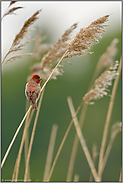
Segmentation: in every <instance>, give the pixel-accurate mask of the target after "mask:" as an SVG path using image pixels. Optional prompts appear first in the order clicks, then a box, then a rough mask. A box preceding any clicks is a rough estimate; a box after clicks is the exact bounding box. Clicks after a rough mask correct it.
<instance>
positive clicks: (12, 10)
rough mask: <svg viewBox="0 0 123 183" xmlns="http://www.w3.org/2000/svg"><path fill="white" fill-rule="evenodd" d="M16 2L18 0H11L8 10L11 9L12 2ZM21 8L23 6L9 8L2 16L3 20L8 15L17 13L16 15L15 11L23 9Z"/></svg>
mask: <svg viewBox="0 0 123 183" xmlns="http://www.w3.org/2000/svg"><path fill="white" fill-rule="evenodd" d="M16 2H17V1H11V2H10V4H9V6H8V8H7V10H8V9H9V7H10V6H11V5H12V4H14V3H16ZM21 8H23V7H20V6H18V7H14V8H11V9H9V10H8V11H7V10H6V12H5V13H4V15H3V16H2V18H1V20H2V19H3V18H4V17H5V16H6V15H12V14H15V15H16V13H15V11H16V10H18V9H21Z"/></svg>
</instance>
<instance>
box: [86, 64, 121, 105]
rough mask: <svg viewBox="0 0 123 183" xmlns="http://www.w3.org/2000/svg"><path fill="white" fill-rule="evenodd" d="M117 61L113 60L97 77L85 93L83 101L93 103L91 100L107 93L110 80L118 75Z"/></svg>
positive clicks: (110, 83)
mask: <svg viewBox="0 0 123 183" xmlns="http://www.w3.org/2000/svg"><path fill="white" fill-rule="evenodd" d="M118 65H119V63H118V61H115V62H114V63H113V64H111V66H110V67H109V68H108V69H107V70H106V71H104V72H103V73H102V74H101V76H100V77H98V78H97V79H96V80H95V82H94V85H93V86H92V88H91V89H90V90H89V92H87V93H86V94H85V96H84V97H83V101H84V102H85V103H88V104H94V103H93V102H90V101H91V100H97V99H99V98H102V97H103V96H106V95H108V87H109V86H111V85H112V80H113V79H114V78H115V77H116V75H118V72H117V70H116V69H117V67H118Z"/></svg>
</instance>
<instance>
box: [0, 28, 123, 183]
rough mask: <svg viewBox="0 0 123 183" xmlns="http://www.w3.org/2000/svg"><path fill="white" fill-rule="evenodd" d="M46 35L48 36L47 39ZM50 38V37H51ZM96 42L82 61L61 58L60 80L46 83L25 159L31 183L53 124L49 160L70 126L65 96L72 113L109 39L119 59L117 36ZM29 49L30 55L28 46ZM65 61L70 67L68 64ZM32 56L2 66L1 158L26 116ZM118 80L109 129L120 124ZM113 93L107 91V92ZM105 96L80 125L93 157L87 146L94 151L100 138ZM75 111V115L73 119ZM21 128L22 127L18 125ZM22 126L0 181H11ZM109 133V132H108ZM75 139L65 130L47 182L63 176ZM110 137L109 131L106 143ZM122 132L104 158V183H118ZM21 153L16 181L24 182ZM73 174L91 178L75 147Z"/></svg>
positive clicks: (40, 167) (39, 175)
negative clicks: (54, 130) (54, 133)
mask: <svg viewBox="0 0 123 183" xmlns="http://www.w3.org/2000/svg"><path fill="white" fill-rule="evenodd" d="M48 36H49V35H48ZM51 36H52V35H51ZM102 37H103V38H102V39H101V40H100V43H99V44H97V45H95V46H93V47H92V48H91V51H93V52H94V53H93V54H92V55H87V56H83V57H82V56H81V57H77V58H72V59H64V60H63V61H62V63H63V65H64V74H63V76H59V77H58V78H57V80H51V81H50V82H48V84H47V86H46V88H45V93H44V98H43V102H42V106H41V111H40V116H39V119H38V124H37V127H36V134H35V137H34V143H33V148H32V153H31V159H30V174H31V181H42V180H43V174H44V167H45V162H46V156H47V150H48V145H49V139H50V133H51V129H52V125H53V124H57V125H58V134H57V139H56V144H55V151H54V156H53V158H54V157H55V155H56V152H57V150H58V148H59V145H60V143H61V140H62V138H63V136H64V134H65V131H66V129H67V127H68V125H69V123H70V121H71V114H70V112H69V107H68V104H67V96H71V97H72V99H73V103H74V106H75V109H77V107H78V106H79V104H80V102H81V99H82V97H83V96H84V94H85V93H86V92H87V90H88V86H89V83H90V81H91V78H92V75H93V73H94V70H95V66H96V64H97V62H98V59H99V57H100V56H101V55H102V54H103V53H104V52H105V50H106V48H107V47H108V46H109V45H110V42H111V41H112V40H113V39H114V38H118V39H119V43H118V46H117V48H118V54H117V56H116V58H115V60H120V57H121V32H120V31H119V30H118V31H117V30H114V31H112V32H111V33H110V34H106V33H105V35H103V36H102ZM30 49H32V50H33V45H31V47H30ZM65 60H66V61H70V62H71V63H72V65H70V64H67V63H66V62H65ZM31 62H32V60H31V57H30V56H28V57H23V59H21V60H16V61H13V62H12V63H8V64H7V65H4V66H3V67H2V73H1V138H2V140H1V150H2V151H1V153H2V154H1V159H3V156H4V154H5V152H6V150H7V148H8V145H9V144H10V141H11V140H12V138H13V135H14V133H15V131H16V129H17V127H18V126H19V123H20V121H21V120H22V118H23V116H24V114H25V104H26V97H25V92H24V91H25V84H26V82H27V81H26V80H27V77H28V74H29V67H30V65H31ZM121 82H122V81H121V77H120V80H119V84H118V88H117V92H116V98H115V102H114V107H113V113H112V118H111V121H110V127H111V126H112V125H113V124H114V123H115V122H117V121H121V105H122V103H121V95H122V91H121V87H122V84H121ZM110 90H112V87H111V88H110ZM109 100H110V97H108V96H107V97H104V98H102V99H100V100H97V101H95V104H94V105H91V106H89V107H88V111H87V115H86V118H85V121H84V126H83V134H84V138H85V140H86V143H87V146H88V148H89V151H90V152H92V145H93V144H94V143H95V144H96V145H97V147H98V152H99V148H100V145H101V139H102V134H103V128H104V124H105V119H106V114H107V110H108V105H109ZM79 115H80V112H79V114H78V117H79ZM32 126H33V123H31V126H30V133H31V130H32ZM23 127H24V125H23ZM23 127H22V129H21V131H20V132H19V135H18V137H17V139H16V141H15V143H14V145H13V147H12V149H11V151H10V154H9V156H8V157H7V160H6V162H5V164H4V167H3V168H2V174H1V178H2V179H3V180H5V179H11V177H12V173H13V169H14V164H15V161H16V157H17V153H18V150H19V146H20V142H21V137H22V132H23ZM109 129H110V128H109ZM74 136H75V128H74V125H73V126H72V129H71V130H70V133H69V135H68V137H67V140H66V142H65V145H64V147H63V149H62V151H61V154H60V157H59V159H58V161H57V163H56V167H55V169H54V172H53V175H52V177H51V181H65V180H66V176H67V171H68V165H69V159H70V155H71V150H72V146H73V140H74ZM109 138H110V130H109V134H108V141H109ZM121 155H122V153H121V133H119V134H118V135H117V136H116V139H115V141H114V144H113V147H112V150H111V153H110V156H109V158H108V161H107V164H106V167H105V170H104V173H103V178H102V180H103V181H113V182H114V181H118V180H119V174H120V169H121ZM24 166H25V162H24V152H23V154H22V159H21V164H20V172H19V179H23V175H24ZM75 174H78V175H79V176H80V177H79V181H88V180H89V176H90V168H89V166H88V163H87V161H86V158H85V155H84V153H83V150H82V148H81V145H80V144H79V149H78V152H77V157H76V162H75V166H74V172H73V175H75Z"/></svg>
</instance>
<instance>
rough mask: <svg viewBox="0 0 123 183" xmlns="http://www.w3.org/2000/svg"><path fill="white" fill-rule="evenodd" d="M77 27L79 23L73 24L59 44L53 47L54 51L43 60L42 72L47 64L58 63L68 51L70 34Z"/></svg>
mask: <svg viewBox="0 0 123 183" xmlns="http://www.w3.org/2000/svg"><path fill="white" fill-rule="evenodd" d="M76 27H77V23H75V24H73V25H72V26H71V27H70V28H69V29H67V30H66V31H65V33H64V34H63V35H62V36H61V38H60V39H59V40H58V42H57V43H56V44H55V45H54V46H53V47H52V49H51V50H50V51H49V52H48V53H47V54H46V55H45V56H44V57H43V58H42V60H41V66H42V70H41V71H43V69H44V67H45V66H46V64H47V63H48V64H49V63H50V64H53V62H54V61H55V62H56V61H57V60H58V59H59V58H61V57H62V55H63V54H64V53H65V51H66V50H67V46H68V41H69V39H70V34H71V33H72V31H73V30H74V29H75V28H76Z"/></svg>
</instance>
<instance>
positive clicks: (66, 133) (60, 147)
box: [47, 100, 83, 182]
mask: <svg viewBox="0 0 123 183" xmlns="http://www.w3.org/2000/svg"><path fill="white" fill-rule="evenodd" d="M82 105H83V100H82V102H81V103H80V105H79V107H78V108H77V110H76V113H75V116H74V117H73V119H74V118H75V117H76V115H77V114H78V112H79V110H80V108H81V106H82ZM73 119H72V120H71V122H70V124H69V126H68V128H67V131H66V132H65V135H64V137H63V139H62V142H61V144H60V146H59V149H58V151H57V154H56V156H55V159H54V161H53V164H52V167H51V170H50V173H49V177H48V179H47V182H49V181H50V178H51V175H52V173H53V170H54V168H55V165H56V162H57V160H58V157H59V155H60V152H61V150H62V147H63V145H64V143H65V140H66V138H67V135H68V133H69V131H70V129H71V126H72V124H73Z"/></svg>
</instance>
